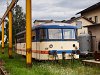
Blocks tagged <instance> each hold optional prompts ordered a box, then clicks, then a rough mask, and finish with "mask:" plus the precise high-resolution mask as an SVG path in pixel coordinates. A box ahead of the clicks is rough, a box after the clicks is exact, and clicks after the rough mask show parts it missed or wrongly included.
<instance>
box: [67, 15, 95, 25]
mask: <svg viewBox="0 0 100 75" xmlns="http://www.w3.org/2000/svg"><path fill="white" fill-rule="evenodd" d="M80 18H83V19H85V20H87V21H89V22H90V23H93V24H94V23H95V22H93V21H91V20H89V19H88V18H86V17H84V16H80V17H76V18H73V19H70V20H67V21H66V23H72V22H74V21H75V20H78V19H80Z"/></svg>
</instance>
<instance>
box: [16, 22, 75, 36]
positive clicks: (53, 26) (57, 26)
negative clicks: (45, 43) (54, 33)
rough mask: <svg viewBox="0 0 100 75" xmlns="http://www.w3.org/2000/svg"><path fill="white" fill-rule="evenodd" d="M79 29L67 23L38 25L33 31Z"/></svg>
mask: <svg viewBox="0 0 100 75" xmlns="http://www.w3.org/2000/svg"><path fill="white" fill-rule="evenodd" d="M61 28H62V29H67V28H68V29H77V27H76V26H73V25H71V24H67V23H47V24H41V25H38V26H34V27H33V28H32V30H34V29H61ZM25 32H26V30H24V31H22V32H19V33H17V34H16V35H17V36H18V35H20V34H23V33H25Z"/></svg>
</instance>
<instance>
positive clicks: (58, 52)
mask: <svg viewBox="0 0 100 75" xmlns="http://www.w3.org/2000/svg"><path fill="white" fill-rule="evenodd" d="M73 51H74V52H75V54H77V52H76V51H78V50H50V51H49V53H50V54H53V53H54V52H56V53H57V54H62V53H63V52H65V53H67V54H70V53H72V52H73Z"/></svg>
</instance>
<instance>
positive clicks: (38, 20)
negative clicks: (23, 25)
mask: <svg viewBox="0 0 100 75" xmlns="http://www.w3.org/2000/svg"><path fill="white" fill-rule="evenodd" d="M52 21H53V20H35V21H34V23H35V22H52Z"/></svg>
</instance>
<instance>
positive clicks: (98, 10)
mask: <svg viewBox="0 0 100 75" xmlns="http://www.w3.org/2000/svg"><path fill="white" fill-rule="evenodd" d="M77 14H81V16H84V17H86V18H87V19H88V20H90V21H92V22H93V24H85V26H84V27H87V28H88V33H89V34H90V35H91V36H92V49H93V50H94V51H100V2H99V3H96V4H94V5H92V6H90V7H88V8H86V9H84V10H82V11H80V12H78V13H77Z"/></svg>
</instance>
